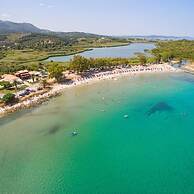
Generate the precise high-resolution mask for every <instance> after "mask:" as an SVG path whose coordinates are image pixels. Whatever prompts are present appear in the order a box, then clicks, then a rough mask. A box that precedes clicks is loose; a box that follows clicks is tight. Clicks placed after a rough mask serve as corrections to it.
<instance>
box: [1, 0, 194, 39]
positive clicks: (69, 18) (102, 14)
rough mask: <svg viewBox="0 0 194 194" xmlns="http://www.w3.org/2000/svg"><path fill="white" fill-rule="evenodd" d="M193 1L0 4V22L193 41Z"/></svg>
mask: <svg viewBox="0 0 194 194" xmlns="http://www.w3.org/2000/svg"><path fill="white" fill-rule="evenodd" d="M193 10H194V0H0V20H10V21H14V22H29V23H32V24H34V25H36V26H38V27H40V28H43V29H49V30H53V31H64V32H68V31H82V32H90V33H97V34H103V35H153V34H156V35H174V36H193V37H194V11H193Z"/></svg>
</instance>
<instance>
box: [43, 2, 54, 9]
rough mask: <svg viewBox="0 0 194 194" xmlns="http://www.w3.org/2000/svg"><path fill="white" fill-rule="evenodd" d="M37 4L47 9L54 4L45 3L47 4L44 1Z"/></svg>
mask: <svg viewBox="0 0 194 194" xmlns="http://www.w3.org/2000/svg"><path fill="white" fill-rule="evenodd" d="M39 6H40V7H45V8H49V9H50V8H53V7H54V5H47V4H45V3H40V4H39Z"/></svg>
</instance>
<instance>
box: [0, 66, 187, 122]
mask: <svg viewBox="0 0 194 194" xmlns="http://www.w3.org/2000/svg"><path fill="white" fill-rule="evenodd" d="M173 72H174V73H177V72H183V71H182V70H180V69H176V68H174V67H172V66H170V65H168V64H159V65H151V66H147V67H144V66H136V67H132V68H122V69H114V70H112V71H104V72H99V73H96V74H93V75H91V76H90V77H83V78H80V79H78V80H76V81H73V82H72V83H69V84H68V83H67V84H55V85H54V86H53V88H52V89H51V90H49V91H48V92H45V93H43V94H39V95H38V94H36V93H35V94H34V96H32V97H31V98H29V99H27V100H24V101H22V102H19V103H17V104H14V105H12V106H9V105H7V106H4V107H2V108H1V107H0V118H2V117H4V116H6V115H8V114H10V113H14V112H17V111H20V110H22V109H28V108H32V107H35V106H38V105H40V104H42V103H43V102H46V101H48V100H49V99H50V98H53V97H56V96H59V95H60V94H61V93H62V92H63V91H64V90H65V89H67V88H72V87H76V86H80V85H87V84H89V83H95V82H98V81H102V80H114V81H117V78H119V77H123V76H135V75H139V74H145V73H173Z"/></svg>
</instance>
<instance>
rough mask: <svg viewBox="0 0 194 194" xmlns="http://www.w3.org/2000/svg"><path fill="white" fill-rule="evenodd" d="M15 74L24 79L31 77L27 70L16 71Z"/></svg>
mask: <svg viewBox="0 0 194 194" xmlns="http://www.w3.org/2000/svg"><path fill="white" fill-rule="evenodd" d="M15 75H16V76H17V77H19V78H20V79H21V80H26V79H30V78H31V75H30V73H29V72H28V70H22V71H18V72H17V73H15Z"/></svg>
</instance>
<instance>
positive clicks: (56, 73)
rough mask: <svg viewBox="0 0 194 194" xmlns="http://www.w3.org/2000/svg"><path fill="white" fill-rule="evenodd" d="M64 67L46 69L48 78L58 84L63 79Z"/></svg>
mask: <svg viewBox="0 0 194 194" xmlns="http://www.w3.org/2000/svg"><path fill="white" fill-rule="evenodd" d="M63 71H64V66H62V65H60V64H57V65H51V66H49V67H48V72H49V76H50V78H55V79H56V80H57V82H60V81H61V80H62V77H63Z"/></svg>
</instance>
